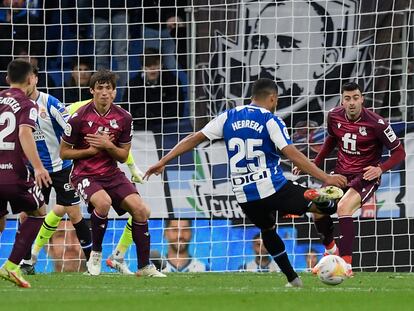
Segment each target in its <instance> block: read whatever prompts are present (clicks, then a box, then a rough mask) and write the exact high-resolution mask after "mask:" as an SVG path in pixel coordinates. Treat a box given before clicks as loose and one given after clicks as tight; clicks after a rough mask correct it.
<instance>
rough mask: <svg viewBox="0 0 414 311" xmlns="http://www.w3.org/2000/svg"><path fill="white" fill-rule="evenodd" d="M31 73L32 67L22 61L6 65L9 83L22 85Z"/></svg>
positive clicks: (16, 60)
mask: <svg viewBox="0 0 414 311" xmlns="http://www.w3.org/2000/svg"><path fill="white" fill-rule="evenodd" d="M32 73H33V66H32V64H30V63H29V62H28V61H25V60H23V59H15V60H13V61H11V62H10V63H9V64H8V65H7V77H8V78H9V81H10V83H24V82H26V79H27V76H28V75H30V74H32Z"/></svg>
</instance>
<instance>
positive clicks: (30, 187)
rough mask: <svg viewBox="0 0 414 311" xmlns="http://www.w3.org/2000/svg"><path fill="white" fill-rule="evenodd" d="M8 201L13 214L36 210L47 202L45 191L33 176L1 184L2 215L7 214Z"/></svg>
mask: <svg viewBox="0 0 414 311" xmlns="http://www.w3.org/2000/svg"><path fill="white" fill-rule="evenodd" d="M8 202H9V203H10V207H11V210H12V213H13V214H18V213H20V212H31V211H35V210H37V209H39V208H41V207H42V206H43V205H44V204H45V202H44V198H43V193H42V191H41V190H40V188H39V187H38V186H37V185H36V184H35V182H34V179H33V178H32V177H30V179H29V181H27V180H22V181H20V182H18V183H14V184H10V185H9V184H2V185H0V215H3V216H4V215H6V214H7V203H8Z"/></svg>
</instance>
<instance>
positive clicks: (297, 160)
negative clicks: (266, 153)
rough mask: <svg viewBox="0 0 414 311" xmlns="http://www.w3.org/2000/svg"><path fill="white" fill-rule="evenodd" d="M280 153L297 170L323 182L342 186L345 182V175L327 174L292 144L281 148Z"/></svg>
mask: <svg viewBox="0 0 414 311" xmlns="http://www.w3.org/2000/svg"><path fill="white" fill-rule="evenodd" d="M282 153H283V154H284V155H285V156H286V157H287V158H288V159H289V160H291V161H292V162H293V164H295V166H297V167H298V169H299V170H301V171H303V172H305V173H308V174H310V175H312V176H313V177H315V178H316V179H319V180H320V181H322V182H323V183H325V184H329V185H333V186H337V187H340V188H343V187H345V186H346V184H347V180H346V177H344V176H342V175H328V174H326V173H325V172H324V171H322V170H321V169H319V168H318V167H317V166H316V165H315V164H314V163H312V162H311V161H310V160H309V159H308V158H307V157H306V156H305V155H304V154H303V153H302V152H300V151H299V150H298V149H297V148H296V147H295V146H294V145H288V146H286V147H284V148H283V149H282Z"/></svg>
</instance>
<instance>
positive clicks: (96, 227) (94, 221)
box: [91, 210, 108, 252]
mask: <svg viewBox="0 0 414 311" xmlns="http://www.w3.org/2000/svg"><path fill="white" fill-rule="evenodd" d="M107 225H108V217H107V215H105V216H102V215H99V214H98V213H97V212H96V211H95V210H93V212H92V214H91V227H92V250H93V251H95V252H102V241H103V238H104V235H105V231H106V227H107Z"/></svg>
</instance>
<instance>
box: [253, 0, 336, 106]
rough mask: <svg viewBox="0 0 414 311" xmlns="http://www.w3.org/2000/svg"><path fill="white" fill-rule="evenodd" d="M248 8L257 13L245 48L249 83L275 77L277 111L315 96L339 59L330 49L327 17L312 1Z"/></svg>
mask: <svg viewBox="0 0 414 311" xmlns="http://www.w3.org/2000/svg"><path fill="white" fill-rule="evenodd" d="M250 7H251V9H252V10H256V12H250V15H251V16H257V19H256V21H255V23H254V26H253V31H252V32H253V33H252V35H251V36H250V40H248V42H249V43H248V45H250V46H248V47H247V49H248V57H247V59H248V61H247V63H248V72H249V73H248V75H249V76H250V79H251V81H252V80H253V79H256V77H267V78H269V77H274V78H275V79H276V81H277V84H278V87H279V97H280V100H279V106H280V107H284V106H286V105H287V104H291V103H294V102H295V101H297V100H298V99H299V98H300V97H302V96H304V95H309V94H314V93H315V88H316V85H317V83H318V80H319V79H321V77H323V76H324V75H325V74H326V73H327V72H329V70H330V69H331V68H332V66H333V65H334V64H335V62H336V61H337V59H338V52H337V50H336V49H333V48H331V47H332V45H333V30H334V29H333V22H332V20H331V18H330V16H329V14H328V13H327V12H326V11H325V9H324V8H323V7H322V6H320V5H319V4H317V3H316V2H313V1H307V2H304V1H300V2H299V1H296V0H293V1H280V2H277V3H269V4H267V5H265V6H263V5H257V4H256V5H255V6H252V5H251V6H250ZM259 10H260V11H259ZM258 34H260V35H258ZM291 96H293V97H292V98H291Z"/></svg>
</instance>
